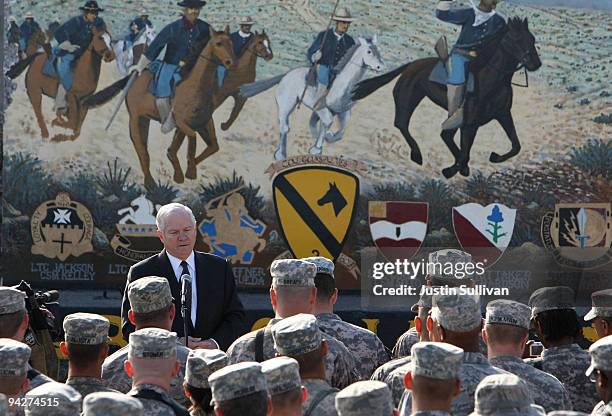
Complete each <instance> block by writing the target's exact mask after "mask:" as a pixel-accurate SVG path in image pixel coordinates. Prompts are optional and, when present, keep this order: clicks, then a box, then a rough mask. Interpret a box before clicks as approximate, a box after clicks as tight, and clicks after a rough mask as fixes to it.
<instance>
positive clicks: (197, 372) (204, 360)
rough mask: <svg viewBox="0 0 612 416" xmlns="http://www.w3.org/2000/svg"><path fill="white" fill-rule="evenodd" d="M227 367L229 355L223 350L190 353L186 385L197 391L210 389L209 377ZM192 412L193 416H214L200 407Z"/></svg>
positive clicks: (201, 350) (186, 369)
mask: <svg viewBox="0 0 612 416" xmlns="http://www.w3.org/2000/svg"><path fill="white" fill-rule="evenodd" d="M226 365H227V354H225V353H224V352H223V351H221V350H203V349H197V350H193V351H191V352H190V353H189V357H187V366H186V368H185V383H186V384H188V385H189V386H190V387H193V388H196V389H210V384H209V383H208V377H209V376H210V375H211V374H212V373H214V372H215V371H217V370H220V369H222V368H223V367H225V366H226ZM194 407H195V408H194V409H193V410H191V411H190V414H191V416H214V414H213V413H208V412H205V411H204V409H202V408H201V407H200V406H197V405H196V406H194Z"/></svg>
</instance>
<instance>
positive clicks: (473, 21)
mask: <svg viewBox="0 0 612 416" xmlns="http://www.w3.org/2000/svg"><path fill="white" fill-rule="evenodd" d="M436 17H437V18H438V19H440V20H442V21H443V22H448V23H452V24H455V25H460V26H461V33H460V34H459V39H458V40H457V42H456V43H455V46H454V47H453V49H452V50H451V53H450V56H449V63H448V66H449V68H448V81H447V83H448V85H447V101H448V119H447V120H446V121H445V122H444V123H442V130H454V129H457V128H459V127H461V126H462V125H463V112H464V109H463V101H464V92H465V83H466V80H467V76H466V72H467V66H468V64H469V63H470V62H471V61H472V60H473V59H474V58H476V57H477V56H478V52H479V50H480V48H482V47H483V46H484V45H485V44H486V43H487V42H489V41H490V40H491V39H492V38H494V37H495V36H497V35H498V34H499V33H500V32H501V31H502V30H504V29H505V27H506V21H505V20H504V18H503V17H501V16H500V15H499V14H497V13H496V12H495V10H491V11H489V12H485V11H482V10H480V9H478V8H476V7H468V8H460V9H451V1H448V0H447V1H444V0H442V1H440V2H439V3H438V7H437V9H436Z"/></svg>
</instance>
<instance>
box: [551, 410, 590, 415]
mask: <svg viewBox="0 0 612 416" xmlns="http://www.w3.org/2000/svg"><path fill="white" fill-rule="evenodd" d="M546 415H547V416H589V414H588V413H582V412H575V411H573V410H555V411H554V412H550V413H547V414H546Z"/></svg>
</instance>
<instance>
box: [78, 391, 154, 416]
mask: <svg viewBox="0 0 612 416" xmlns="http://www.w3.org/2000/svg"><path fill="white" fill-rule="evenodd" d="M82 416H144V408H143V407H142V403H140V401H139V400H138V399H135V398H133V397H130V396H126V395H125V394H121V393H110V392H99V393H91V394H90V395H88V396H87V397H85V398H84V399H83V414H82Z"/></svg>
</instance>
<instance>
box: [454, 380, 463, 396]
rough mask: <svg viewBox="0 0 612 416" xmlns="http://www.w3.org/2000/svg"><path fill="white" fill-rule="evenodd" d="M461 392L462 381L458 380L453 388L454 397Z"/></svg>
mask: <svg viewBox="0 0 612 416" xmlns="http://www.w3.org/2000/svg"><path fill="white" fill-rule="evenodd" d="M459 393H461V381H459V380H457V382H456V384H455V389H454V390H453V397H457V396H458V395H459Z"/></svg>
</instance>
